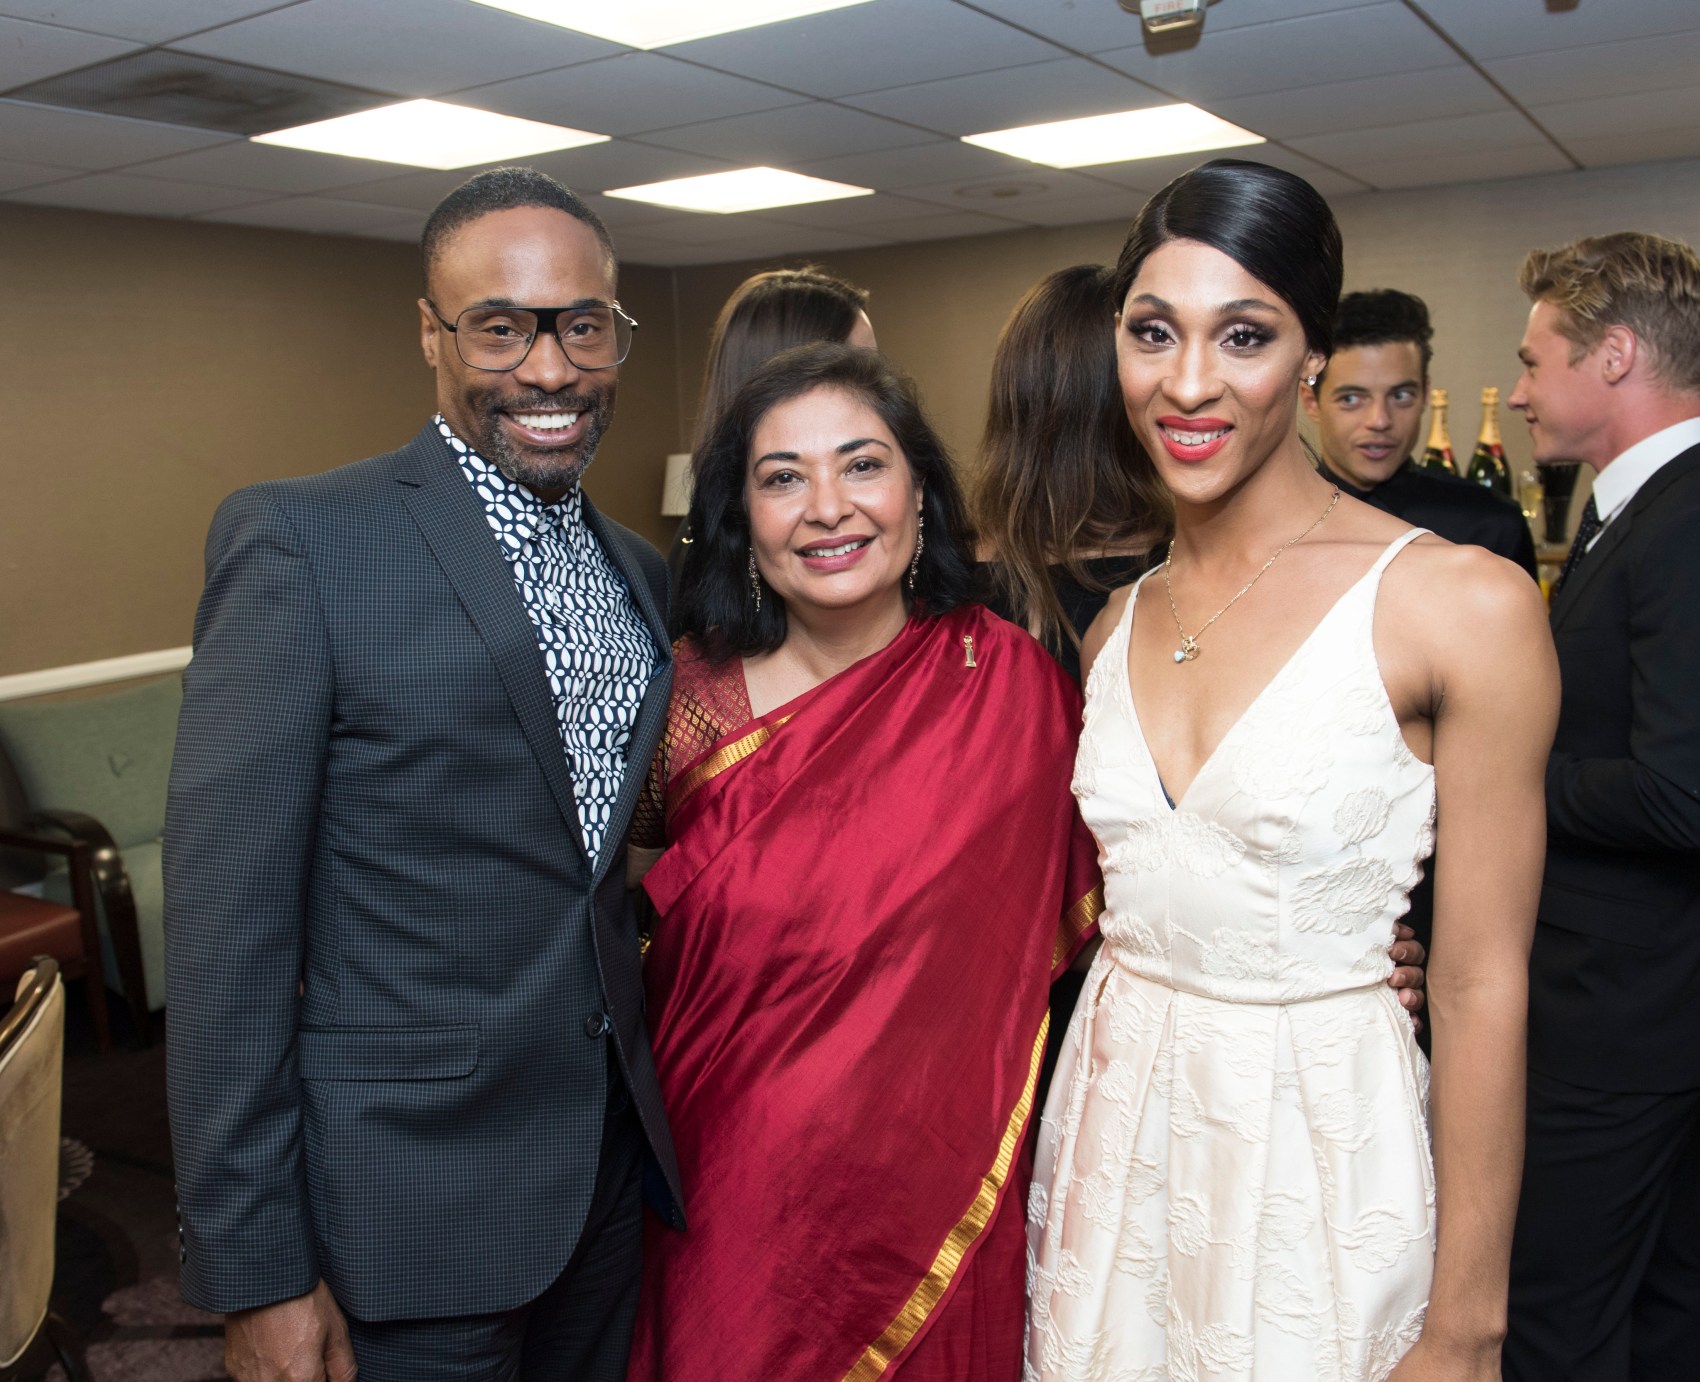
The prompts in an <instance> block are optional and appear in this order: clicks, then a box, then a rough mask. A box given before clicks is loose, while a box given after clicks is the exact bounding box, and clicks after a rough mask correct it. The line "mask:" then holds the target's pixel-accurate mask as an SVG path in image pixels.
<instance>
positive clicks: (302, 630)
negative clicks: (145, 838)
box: [165, 489, 332, 1311]
mask: <svg viewBox="0 0 1700 1382" xmlns="http://www.w3.org/2000/svg"><path fill="white" fill-rule="evenodd" d="M331 702H332V668H331V657H330V651H329V646H328V643H327V639H326V633H325V626H324V620H323V618H322V615H321V609H320V604H319V599H318V594H317V591H316V589H315V586H314V581H313V575H312V572H311V570H310V568H309V565H308V562H307V561H306V559H305V558H304V556H303V554H302V550H301V546H300V543H299V542H298V541H297V539H296V535H295V531H294V530H293V528H292V527H291V526H290V524H289V522H288V521H287V519H286V518H285V517H284V515H283V514H282V512H281V511H280V510H279V508H278V505H277V502H276V500H275V499H273V498H271V497H269V496H268V495H267V494H266V492H265V491H264V490H263V489H250V490H244V491H241V492H239V493H237V494H235V495H232V496H231V497H230V498H229V499H228V500H226V501H225V503H224V504H223V505H222V506H221V507H220V509H219V511H218V514H217V515H216V517H215V518H214V519H213V524H212V530H211V532H210V534H209V535H208V538H207V583H206V590H205V593H204V594H203V595H202V598H201V605H200V610H199V612H198V614H197V616H196V620H195V650H194V658H193V660H192V662H191V663H190V666H189V670H188V672H187V673H186V674H185V677H184V698H183V714H182V719H181V721H180V724H179V727H178V735H177V750H176V756H175V758H174V759H173V762H172V769H171V790H170V797H169V801H168V805H167V811H166V827H165V829H166V835H165V909H166V917H165V920H166V973H167V991H168V996H169V997H168V1001H169V1009H170V1022H169V1025H168V1032H169V1035H168V1041H169V1056H170V1105H171V1133H172V1147H173V1151H174V1155H175V1162H176V1172H177V1193H178V1201H179V1215H180V1219H181V1226H182V1234H183V1248H184V1260H183V1270H182V1287H183V1295H184V1297H185V1299H187V1300H188V1301H189V1302H190V1303H191V1304H194V1305H197V1306H200V1307H201V1308H202V1309H206V1310H213V1311H230V1310H240V1309H246V1308H248V1307H251V1306H256V1305H264V1304H268V1303H270V1302H273V1301H278V1300H285V1299H288V1298H290V1297H292V1296H298V1295H301V1294H303V1293H304V1292H306V1291H309V1290H311V1289H312V1287H313V1285H314V1283H315V1282H317V1281H318V1279H319V1275H320V1273H319V1266H318V1262H317V1258H316V1256H315V1252H314V1246H313V1232H312V1223H311V1220H310V1217H309V1211H308V1207H307V1193H306V1183H305V1171H304V1167H303V1160H302V1146H301V1087H300V1081H299V1078H298V1074H297V1067H296V1042H295V1030H296V1012H297V1007H298V1004H299V996H298V995H299V992H300V984H301V975H302V958H303V952H304V945H305V930H306V920H305V917H306V894H307V885H308V875H309V864H310V859H311V849H312V840H313V836H314V830H315V824H316V818H317V812H318V806H319V795H320V789H321V785H322V782H323V777H324V760H325V748H326V744H327V741H328V734H329V726H330V716H331Z"/></svg>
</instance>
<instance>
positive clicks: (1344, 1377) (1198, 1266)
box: [1026, 532, 1434, 1382]
mask: <svg viewBox="0 0 1700 1382" xmlns="http://www.w3.org/2000/svg"><path fill="white" fill-rule="evenodd" d="M1417 535H1418V534H1417V533H1415V532H1413V533H1409V534H1406V535H1405V536H1404V537H1402V538H1401V539H1400V540H1399V541H1397V542H1395V543H1394V544H1392V545H1391V546H1390V547H1389V548H1388V549H1387V551H1386V552H1384V553H1383V554H1382V556H1381V558H1380V560H1379V561H1377V562H1376V564H1375V565H1374V567H1372V568H1371V569H1370V571H1369V572H1367V573H1366V574H1365V575H1364V577H1363V578H1362V579H1361V580H1360V581H1359V582H1358V583H1357V584H1356V585H1354V586H1353V587H1352V588H1351V589H1350V590H1349V591H1347V593H1346V594H1345V595H1344V596H1342V597H1341V599H1340V601H1339V602H1338V603H1337V604H1336V605H1335V606H1334V607H1333V609H1332V610H1330V611H1329V613H1328V614H1327V615H1326V616H1325V617H1324V618H1323V620H1322V622H1321V623H1320V624H1318V625H1317V627H1316V629H1315V630H1314V631H1313V632H1312V633H1311V635H1310V637H1309V638H1308V639H1307V640H1306V641H1305V643H1304V644H1303V645H1302V646H1301V647H1300V649H1299V650H1298V652H1297V653H1295V654H1294V655H1293V657H1292V659H1291V660H1290V661H1289V662H1288V663H1287V664H1286V665H1285V666H1284V667H1283V668H1282V669H1281V671H1280V672H1279V673H1277V675H1276V676H1275V678H1274V680H1273V681H1271V682H1270V684H1269V685H1268V687H1267V688H1266V689H1265V690H1264V691H1263V692H1262V693H1261V694H1260V695H1259V696H1258V698H1257V700H1256V701H1254V702H1253V703H1252V705H1251V707H1250V708H1249V709H1248V710H1247V711H1246V713H1245V714H1244V715H1243V716H1242V717H1241V719H1240V720H1239V721H1238V723H1236V724H1235V725H1234V727H1233V728H1232V729H1231V730H1230V731H1229V732H1228V734H1227V736H1226V737H1225V738H1224V740H1223V741H1222V743H1221V745H1220V746H1219V747H1218V748H1217V750H1216V751H1215V753H1214V754H1212V756H1211V757H1210V759H1209V760H1208V761H1207V762H1206V763H1205V765H1204V767H1203V768H1202V769H1201V770H1200V772H1199V774H1198V777H1197V779H1196V780H1195V781H1194V782H1193V784H1192V785H1191V786H1190V787H1189V788H1188V789H1187V790H1186V793H1185V794H1184V795H1183V796H1182V797H1181V798H1180V800H1179V801H1178V802H1177V803H1176V804H1175V806H1174V807H1173V808H1171V807H1170V805H1169V802H1168V799H1167V797H1166V794H1165V792H1164V789H1163V785H1162V783H1161V782H1160V781H1159V780H1158V772H1157V765H1156V763H1155V762H1154V761H1153V759H1152V757H1151V754H1150V752H1149V750H1148V749H1147V747H1146V744H1145V738H1144V735H1143V733H1142V732H1141V730H1140V726H1139V721H1138V718H1137V716H1136V715H1135V713H1134V707H1133V698H1132V694H1131V691H1130V689H1129V686H1128V678H1127V649H1128V631H1129V629H1130V627H1131V625H1132V620H1133V610H1134V605H1135V603H1136V601H1135V600H1132V599H1130V600H1129V601H1128V605H1127V612H1126V613H1125V614H1124V615H1123V617H1122V620H1121V622H1120V624H1119V625H1118V626H1117V628H1116V630H1115V631H1114V633H1113V634H1112V635H1111V637H1110V639H1109V641H1108V643H1107V644H1106V645H1105V647H1104V650H1103V652H1102V653H1101V654H1100V655H1099V657H1098V660H1097V663H1096V665H1095V666H1094V667H1093V670H1092V675H1091V678H1090V680H1089V683H1088V687H1087V699H1086V720H1085V728H1084V731H1083V733H1082V735H1081V741H1080V754H1079V759H1078V762H1077V766H1076V774H1075V783H1074V790H1075V795H1076V796H1077V797H1078V798H1079V799H1080V806H1081V811H1082V813H1083V815H1084V816H1085V818H1086V823H1087V824H1088V825H1089V826H1090V827H1091V828H1092V831H1093V833H1094V834H1095V835H1096V836H1097V839H1098V846H1099V858H1100V862H1101V863H1102V865H1103V869H1104V885H1105V902H1106V906H1105V910H1104V914H1103V916H1102V919H1101V927H1102V931H1103V935H1104V945H1103V948H1102V949H1101V950H1100V951H1099V953H1098V956H1097V958H1096V960H1095V961H1094V963H1093V965H1092V970H1091V973H1090V975H1089V976H1088V978H1087V983H1086V989H1085V992H1084V994H1083V995H1082V997H1081V1002H1080V1005H1079V1007H1078V1008H1077V1009H1076V1010H1075V1014H1074V1020H1073V1022H1072V1023H1071V1024H1070V1026H1069V1030H1068V1037H1067V1040H1066V1042H1065V1044H1064V1047H1063V1051H1062V1056H1061V1059H1060V1062H1059V1064H1058V1067H1057V1076H1056V1081H1055V1083H1054V1084H1053V1086H1052V1088H1051V1093H1050V1099H1049V1102H1048V1104H1047V1106H1046V1109H1045V1112H1044V1116H1043V1120H1042V1122H1041V1125H1040V1133H1039V1151H1038V1161H1037V1165H1036V1167H1035V1175H1034V1180H1033V1193H1032V1201H1031V1205H1030V1212H1029V1230H1028V1237H1029V1263H1028V1269H1029V1275H1030V1282H1029V1285H1030V1288H1031V1296H1032V1307H1031V1309H1032V1314H1031V1319H1030V1321H1029V1328H1028V1343H1027V1370H1026V1377H1027V1378H1028V1379H1040V1378H1042V1379H1047V1380H1050V1379H1056V1380H1057V1382H1065V1380H1066V1382H1221V1380H1222V1379H1258V1380H1259V1382H1359V1379H1372V1380H1373V1379H1380V1378H1383V1377H1385V1376H1386V1374H1387V1373H1388V1372H1389V1371H1390V1370H1391V1369H1392V1367H1393V1365H1394V1364H1395V1363H1396V1362H1397V1361H1398V1359H1399V1357H1400V1355H1401V1354H1403V1353H1404V1351H1405V1350H1406V1349H1408V1348H1409V1347H1410V1346H1411V1344H1412V1342H1413V1341H1414V1340H1415V1339H1416V1336H1417V1334H1418V1332H1419V1331H1420V1330H1421V1327H1422V1319H1423V1310H1424V1307H1425V1305H1426V1303H1427V1300H1428V1292H1429V1279H1430V1275H1431V1270H1432V1264H1433V1251H1434V1249H1433V1243H1434V1173H1433V1164H1432V1160H1431V1157H1430V1152H1429V1141H1428V1127H1427V1119H1426V1113H1425V1110H1426V1105H1427V1096H1428V1087H1427V1085H1428V1067H1427V1062H1426V1061H1425V1060H1424V1058H1423V1056H1422V1054H1421V1052H1420V1051H1418V1050H1417V1048H1416V1045H1415V1043H1414V1041H1413V1039H1412V1034H1411V1025H1410V1022H1409V1020H1408V1019H1407V1017H1406V1015H1405V1013H1404V1011H1403V1009H1401V1008H1400V1006H1399V1003H1398V1000H1397V999H1396V998H1395V996H1394V994H1393V993H1392V991H1391V990H1389V989H1388V988H1387V987H1386V983H1385V981H1386V979H1387V977H1388V975H1389V973H1390V972H1391V965H1392V962H1391V960H1390V959H1389V958H1388V953H1387V952H1388V946H1389V945H1390V943H1391V941H1392V937H1393V925H1394V922H1395V921H1396V920H1397V919H1398V918H1399V917H1400V916H1401V915H1403V914H1404V912H1405V910H1406V908H1407V906H1408V905H1409V904H1408V894H1409V892H1410V889H1411V888H1412V886H1413V885H1414V884H1415V883H1416V882H1417V880H1418V879H1419V878H1420V877H1421V876H1422V862H1423V860H1425V859H1426V858H1427V857H1428V855H1429V853H1430V851H1431V850H1432V848H1433V842H1434V829H1433V823H1434V771H1433V769H1432V768H1430V767H1428V766H1427V765H1426V764H1424V763H1422V762H1421V761H1419V760H1418V759H1417V758H1416V757H1415V756H1414V755H1413V754H1412V753H1411V751H1410V749H1409V748H1408V747H1407V746H1406V744H1405V741H1404V738H1403V736H1402V735H1401V734H1400V731H1399V725H1398V722H1397V720H1396V718H1395V716H1394V712H1393V707H1392V705H1391V704H1390V703H1389V701H1388V698H1387V692H1386V689H1385V687H1384V686H1383V684H1382V681H1381V674H1380V671H1379V669H1378V668H1377V665H1376V661H1375V652H1374V644H1373V641H1372V631H1373V630H1372V626H1373V620H1374V614H1375V597H1376V591H1377V588H1378V587H1379V585H1380V579H1381V573H1382V571H1383V570H1385V568H1386V566H1387V564H1388V562H1390V561H1391V560H1392V559H1393V558H1394V556H1396V555H1397V553H1398V552H1399V551H1400V550H1401V549H1402V548H1403V547H1404V546H1405V544H1406V543H1407V542H1409V541H1410V540H1411V539H1412V538H1414V537H1416V536H1417Z"/></svg>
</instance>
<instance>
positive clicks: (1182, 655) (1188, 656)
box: [1163, 487, 1340, 662]
mask: <svg viewBox="0 0 1700 1382" xmlns="http://www.w3.org/2000/svg"><path fill="white" fill-rule="evenodd" d="M1339 502H1340V491H1339V489H1338V487H1336V489H1335V491H1334V494H1333V497H1332V498H1330V499H1329V501H1328V507H1327V508H1325V509H1324V510H1323V511H1322V512H1321V513H1319V514H1318V515H1317V516H1316V519H1315V521H1314V522H1313V523H1312V524H1311V525H1310V527H1308V528H1306V529H1305V530H1304V531H1303V532H1302V533H1300V534H1299V535H1298V536H1297V537H1295V538H1289V539H1288V540H1287V541H1286V542H1283V543H1282V544H1281V545H1280V546H1279V547H1277V548H1276V549H1275V556H1273V557H1270V558H1269V560H1268V561H1266V562H1264V563H1263V565H1262V566H1260V567H1258V569H1257V574H1256V575H1255V576H1253V577H1252V578H1251V579H1250V580H1249V581H1247V582H1246V583H1245V584H1244V585H1242V586H1241V587H1240V588H1239V590H1238V591H1237V592H1236V593H1235V595H1234V598H1233V600H1229V601H1228V603H1227V604H1225V605H1223V606H1222V608H1221V609H1219V610H1217V611H1216V612H1215V613H1214V614H1212V615H1211V616H1210V617H1209V618H1208V619H1206V620H1205V621H1204V623H1203V624H1202V625H1200V626H1199V630H1198V632H1197V633H1192V634H1189V633H1188V632H1187V631H1186V630H1185V629H1183V628H1182V627H1181V613H1180V611H1179V610H1178V609H1176V608H1175V588H1174V586H1172V585H1170V584H1169V568H1170V567H1171V566H1173V565H1174V561H1175V540H1174V538H1170V539H1169V555H1168V556H1166V557H1164V558H1163V589H1164V590H1166V591H1168V593H1169V613H1170V614H1172V615H1174V617H1175V632H1176V633H1178V634H1179V635H1180V636H1181V646H1180V647H1178V648H1176V649H1175V661H1176V662H1191V661H1192V660H1193V659H1194V658H1195V657H1197V656H1198V651H1199V649H1198V640H1199V639H1200V638H1202V637H1204V630H1205V629H1207V628H1209V627H1210V626H1211V625H1212V624H1214V623H1215V622H1216V621H1217V620H1218V619H1220V618H1221V617H1222V616H1223V615H1224V614H1226V613H1227V612H1228V611H1229V610H1230V609H1232V608H1233V607H1234V601H1235V600H1238V599H1239V598H1240V596H1241V595H1244V594H1245V593H1246V591H1248V590H1250V589H1251V588H1252V587H1253V586H1254V585H1256V584H1257V583H1258V582H1259V581H1260V580H1262V579H1263V573H1264V572H1265V571H1267V570H1268V569H1269V568H1270V567H1271V566H1273V565H1275V559H1276V557H1279V556H1280V555H1281V553H1283V552H1285V551H1286V550H1287V549H1288V548H1289V547H1292V546H1294V545H1295V544H1296V543H1300V542H1303V541H1304V540H1305V539H1306V538H1307V537H1309V536H1310V535H1311V534H1312V533H1313V532H1315V531H1316V526H1317V524H1318V523H1321V522H1322V520H1323V519H1325V518H1327V517H1328V515H1329V514H1331V513H1333V512H1334V506H1335V505H1336V504H1338V503H1339Z"/></svg>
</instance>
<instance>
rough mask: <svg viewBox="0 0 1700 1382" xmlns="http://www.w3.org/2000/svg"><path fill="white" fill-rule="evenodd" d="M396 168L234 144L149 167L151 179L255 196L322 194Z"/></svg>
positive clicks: (368, 161) (242, 142) (362, 160)
mask: <svg viewBox="0 0 1700 1382" xmlns="http://www.w3.org/2000/svg"><path fill="white" fill-rule="evenodd" d="M396 168H397V165H396V164H394V163H379V162H377V161H375V160H372V159H366V158H343V157H342V156H340V155H338V154H319V153H312V152H310V151H309V150H306V149H285V148H283V147H281V146H279V145H275V144H255V143H253V142H252V141H250V140H247V139H234V140H231V141H230V142H229V143H227V144H216V145H214V146H213V147H212V148H210V149H196V150H195V151H194V152H193V153H187V154H178V155H176V156H175V157H172V158H162V159H159V160H157V161H155V162H153V163H150V164H148V165H147V175H148V176H149V177H162V178H176V179H179V180H180V181H183V182H206V183H212V184H215V185H216V186H220V187H246V188H251V189H253V190H254V191H256V192H281V193H289V192H324V191H328V190H329V189H331V188H334V187H348V186H352V185H353V184H355V183H361V182H373V181H376V180H377V179H380V178H388V177H393V176H395V172H396Z"/></svg>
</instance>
